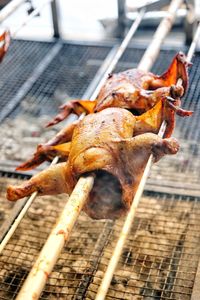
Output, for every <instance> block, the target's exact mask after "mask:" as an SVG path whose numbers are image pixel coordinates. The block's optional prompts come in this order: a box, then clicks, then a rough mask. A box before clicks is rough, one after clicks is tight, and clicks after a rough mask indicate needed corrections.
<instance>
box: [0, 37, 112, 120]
mask: <svg viewBox="0 0 200 300" xmlns="http://www.w3.org/2000/svg"><path fill="white" fill-rule="evenodd" d="M15 43H16V44H15ZM29 43H30V45H29ZM13 45H15V47H14V48H16V51H14V50H12V53H8V55H7V60H5V62H4V63H3V68H2V69H0V77H1V76H2V74H3V73H4V72H5V69H6V68H7V69H8V68H10V65H11V66H12V65H14V66H13V67H12V69H11V72H12V76H11V78H10V71H8V72H7V73H8V74H7V73H6V74H7V76H5V80H2V85H3V86H4V89H3V90H1V94H0V102H1V103H2V106H5V105H6V103H4V102H3V101H4V100H5V99H6V101H8V100H10V99H11V97H13V96H14V95H15V93H16V91H17V90H18V89H19V88H20V87H21V85H22V83H24V81H26V79H27V76H28V75H30V72H33V70H34V69H35V68H36V69H37V64H38V63H39V62H40V60H41V61H42V59H44V57H45V55H48V51H49V50H50V48H51V47H52V46H53V44H49V43H44V45H43V43H36V45H35V44H34V42H23V41H21V42H19V41H14V42H13ZM33 45H34V46H33ZM11 48H12V47H11ZM30 49H31V50H30ZM36 49H37V50H36ZM110 49H111V47H106V46H90V45H88V46H85V45H78V46H77V45H68V44H65V45H62V47H61V49H60V51H59V52H58V53H57V55H56V56H55V57H54V58H53V59H52V61H51V62H50V63H49V65H48V66H47V68H46V69H45V70H44V72H43V73H42V74H41V75H40V76H39V78H38V79H37V81H36V82H35V83H34V84H33V85H32V86H31V88H30V89H29V91H28V93H27V94H26V95H25V96H24V97H23V98H22V99H21V102H20V105H18V106H17V107H16V108H15V109H14V110H11V111H10V113H9V114H8V116H9V117H13V116H16V115H19V114H25V113H31V115H32V116H36V117H38V116H40V115H49V114H55V112H57V110H58V106H59V105H61V104H62V103H63V101H64V100H66V98H71V97H73V98H80V97H82V95H83V94H84V92H85V90H86V88H87V87H88V85H89V84H90V82H91V81H92V79H93V78H94V76H95V74H96V72H97V71H98V69H99V67H100V66H101V64H102V62H103V60H104V59H105V57H106V55H107V54H108V52H109V50H110ZM45 51H46V52H45ZM22 53H25V55H24V56H25V57H24V60H23V61H21V60H22V59H20V58H21V57H23V55H22ZM13 55H14V56H16V57H17V59H16V66H15V61H14V60H13V58H12V56H13ZM10 56H11V58H10ZM18 56H19V58H18ZM32 57H33V61H32ZM11 59H12V63H11ZM28 60H29V61H28ZM30 60H31V63H30ZM30 65H31V67H30ZM15 69H16V70H15ZM1 72H2V74H1ZM3 78H4V77H3ZM8 80H9V83H10V85H9V86H8V84H7V82H8ZM13 86H14V87H15V89H14V90H13ZM7 91H9V92H10V91H11V94H7V93H6V92H7Z"/></svg>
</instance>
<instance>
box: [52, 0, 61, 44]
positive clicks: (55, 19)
mask: <svg viewBox="0 0 200 300" xmlns="http://www.w3.org/2000/svg"><path fill="white" fill-rule="evenodd" d="M56 2H57V1H56V0H53V1H52V2H51V13H52V21H53V30H54V34H53V36H54V37H55V38H59V37H60V30H59V21H58V5H57V3H56Z"/></svg>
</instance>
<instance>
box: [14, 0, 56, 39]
mask: <svg viewBox="0 0 200 300" xmlns="http://www.w3.org/2000/svg"><path fill="white" fill-rule="evenodd" d="M52 1H53V0H46V1H43V3H42V4H41V5H39V6H38V7H36V8H35V9H34V10H33V11H32V12H31V13H30V15H29V16H27V17H26V18H25V20H23V22H22V23H21V24H20V25H19V26H18V27H17V28H16V29H15V30H14V31H11V35H12V37H15V36H16V35H17V33H18V32H19V31H20V30H21V29H22V28H23V27H24V26H26V25H27V23H28V22H30V21H31V20H32V19H33V18H34V17H35V16H37V14H38V13H39V12H40V11H41V10H42V9H43V8H44V7H45V6H46V5H47V4H49V3H51V2H52Z"/></svg>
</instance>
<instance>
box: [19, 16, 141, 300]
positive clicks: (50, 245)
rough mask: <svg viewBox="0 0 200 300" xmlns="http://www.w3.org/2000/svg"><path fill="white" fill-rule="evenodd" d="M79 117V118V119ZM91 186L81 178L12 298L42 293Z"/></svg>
mask: <svg viewBox="0 0 200 300" xmlns="http://www.w3.org/2000/svg"><path fill="white" fill-rule="evenodd" d="M143 15H144V10H143V11H141V12H140V13H138V18H136V20H135V21H134V23H133V25H132V26H131V28H130V30H129V32H128V34H127V36H126V37H125V39H124V41H123V42H122V44H121V45H120V47H119V49H118V51H117V53H116V55H115V57H114V58H113V60H114V63H112V67H109V72H110V71H112V70H113V69H114V67H115V66H116V64H117V62H118V60H119V59H120V57H121V56H122V54H123V52H124V51H125V49H126V46H127V45H128V43H129V42H130V40H131V38H132V36H133V34H134V33H135V31H136V30H137V28H138V26H139V24H140V22H141V20H142V17H143ZM116 57H117V59H116ZM106 79H107V76H104V81H103V80H101V82H100V83H99V84H98V86H97V88H96V90H95V91H94V93H93V96H92V99H94V98H96V94H97V92H96V91H99V87H101V86H102V85H103V84H104V82H105V80H106ZM81 117H83V115H82V116H81ZM93 183H94V177H93V176H88V177H87V178H84V177H81V178H80V179H79V181H78V183H77V185H76V186H75V188H74V191H73V192H72V194H71V195H70V197H69V199H68V201H67V203H66V205H65V207H64V210H63V211H62V213H61V215H60V217H59V219H58V221H57V223H56V225H55V227H54V228H53V230H52V232H51V233H50V235H49V237H48V239H47V242H46V243H45V245H44V247H43V249H42V251H41V253H40V255H39V257H38V259H37V260H36V262H35V264H34V266H33V268H32V270H31V272H30V273H29V275H28V277H27V279H26V281H25V283H24V285H23V287H22V288H21V290H20V292H19V294H18V296H17V298H16V299H17V300H22V299H26V300H29V299H34V300H36V299H38V298H39V296H40V293H41V292H42V290H43V288H44V285H45V284H46V281H47V279H48V275H49V274H50V272H51V271H52V269H53V267H54V265H55V263H56V261H57V259H58V257H59V255H60V253H61V251H62V249H63V246H64V243H65V242H66V241H67V240H68V239H69V237H70V233H71V231H72V228H73V226H74V224H75V222H76V220H77V218H78V216H79V214H80V212H81V209H82V208H83V206H84V204H85V202H86V200H87V198H88V195H89V193H90V191H91V189H92V187H93Z"/></svg>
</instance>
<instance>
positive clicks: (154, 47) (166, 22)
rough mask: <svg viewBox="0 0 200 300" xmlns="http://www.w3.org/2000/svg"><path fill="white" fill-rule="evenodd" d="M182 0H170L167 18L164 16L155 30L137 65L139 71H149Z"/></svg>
mask: <svg viewBox="0 0 200 300" xmlns="http://www.w3.org/2000/svg"><path fill="white" fill-rule="evenodd" d="M182 2H183V0H172V2H171V4H170V6H169V10H168V16H166V17H165V18H164V19H163V20H162V21H161V23H160V25H159V27H158V29H157V30H156V33H155V34H154V36H153V39H152V41H151V43H150V45H149V46H148V48H147V50H146V52H145V54H144V56H143V57H142V60H141V61H140V63H139V65H138V69H141V70H150V69H151V67H152V65H153V63H154V60H155V58H156V57H157V56H158V54H159V51H160V47H161V45H162V43H163V41H164V39H165V37H166V35H167V34H168V32H169V31H170V29H171V27H172V24H173V22H174V20H175V17H176V12H177V10H178V8H179V7H180V5H181V3H182Z"/></svg>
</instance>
